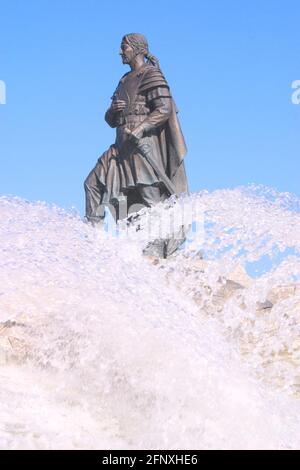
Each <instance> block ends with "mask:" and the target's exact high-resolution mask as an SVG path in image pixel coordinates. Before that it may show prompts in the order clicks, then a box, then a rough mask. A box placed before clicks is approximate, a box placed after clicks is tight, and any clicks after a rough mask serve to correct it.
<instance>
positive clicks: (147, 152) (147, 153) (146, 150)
mask: <svg viewBox="0 0 300 470" xmlns="http://www.w3.org/2000/svg"><path fill="white" fill-rule="evenodd" d="M124 130H125V132H126V134H128V136H130V137H131V139H132V140H133V142H134V144H135V145H136V147H137V149H138V150H139V152H140V154H141V155H142V156H143V157H144V158H145V159H146V160H147V162H148V163H149V164H150V165H151V166H152V168H153V170H154V171H155V173H156V175H157V176H158V178H159V179H160V180H161V181H162V182H163V184H164V185H165V187H166V189H167V191H168V193H169V196H172V194H176V189H175V186H174V184H173V183H172V181H171V180H170V178H168V177H167V175H166V174H165V173H163V172H162V171H161V170H160V168H159V166H158V165H157V163H156V161H155V160H154V158H153V157H152V153H151V148H150V145H149V144H147V143H142V142H141V140H140V139H137V138H136V137H134V136H133V135H132V133H131V131H130V130H129V129H127V128H126V129H124Z"/></svg>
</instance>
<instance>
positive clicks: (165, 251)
mask: <svg viewBox="0 0 300 470" xmlns="http://www.w3.org/2000/svg"><path fill="white" fill-rule="evenodd" d="M139 194H140V197H141V200H142V201H143V203H144V205H145V206H146V207H151V206H153V205H155V204H158V203H159V202H163V201H165V200H166V199H168V195H167V193H166V192H164V191H163V190H162V189H161V188H159V187H157V186H144V187H139ZM185 238H186V237H185V229H184V227H183V226H181V227H180V228H179V229H178V230H176V232H175V231H174V232H173V234H172V236H171V237H170V238H157V239H156V240H154V241H153V242H150V243H149V244H148V245H147V247H146V248H145V249H144V254H145V255H148V256H157V257H159V258H167V257H168V256H171V255H172V254H173V253H174V252H175V251H176V250H177V249H178V248H179V247H180V245H182V243H184V241H185Z"/></svg>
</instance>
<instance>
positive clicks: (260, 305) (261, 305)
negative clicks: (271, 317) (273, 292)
mask: <svg viewBox="0 0 300 470" xmlns="http://www.w3.org/2000/svg"><path fill="white" fill-rule="evenodd" d="M272 307H273V304H272V302H270V300H268V299H267V300H265V301H264V302H256V311H257V312H261V311H265V310H270V309H271V308H272Z"/></svg>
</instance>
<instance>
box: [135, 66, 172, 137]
mask: <svg viewBox="0 0 300 470" xmlns="http://www.w3.org/2000/svg"><path fill="white" fill-rule="evenodd" d="M139 93H143V94H144V95H145V96H146V101H147V103H148V106H149V109H150V114H149V115H148V116H147V118H146V119H145V120H144V121H143V122H142V124H141V127H142V128H143V130H144V131H146V132H147V131H149V130H152V129H154V128H156V127H159V126H161V125H162V124H164V123H165V122H166V121H167V120H168V119H169V117H170V115H171V113H172V97H171V93H170V89H169V85H168V83H167V81H166V79H165V77H164V76H163V74H162V72H161V71H160V70H159V69H158V68H156V67H153V66H151V67H149V69H148V70H147V73H146V74H145V77H144V78H143V81H142V83H141V85H140V89H139Z"/></svg>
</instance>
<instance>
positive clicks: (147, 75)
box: [139, 64, 169, 93]
mask: <svg viewBox="0 0 300 470" xmlns="http://www.w3.org/2000/svg"><path fill="white" fill-rule="evenodd" d="M157 87H167V88H169V85H168V83H167V80H166V79H165V77H164V75H163V73H162V71H161V70H160V69H159V68H158V67H154V66H153V65H150V64H149V65H148V64H147V65H145V67H144V70H143V77H142V80H141V83H140V86H139V92H140V93H143V92H145V91H148V90H150V89H151V88H157Z"/></svg>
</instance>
